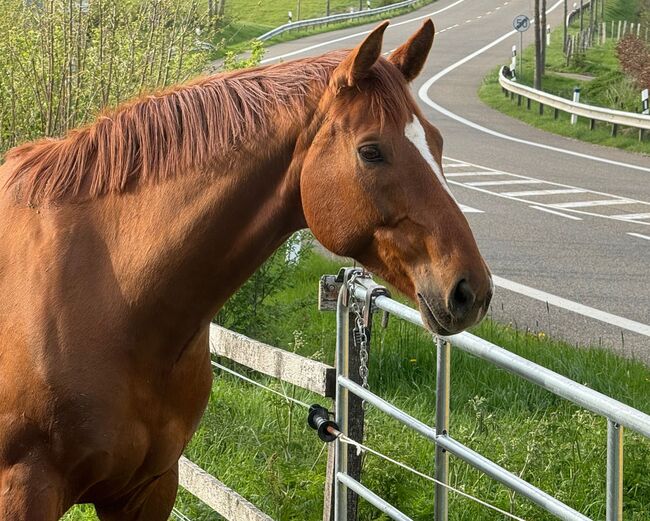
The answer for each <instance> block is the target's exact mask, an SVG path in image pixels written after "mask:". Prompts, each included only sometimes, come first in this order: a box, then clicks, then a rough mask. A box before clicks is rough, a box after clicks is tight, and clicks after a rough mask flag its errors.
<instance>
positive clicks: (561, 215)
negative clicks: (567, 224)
mask: <svg viewBox="0 0 650 521" xmlns="http://www.w3.org/2000/svg"><path fill="white" fill-rule="evenodd" d="M530 208H534V209H535V210H540V211H542V212H546V213H552V214H553V215H559V216H560V217H564V218H566V219H572V220H574V221H582V217H577V216H575V215H569V214H566V213H562V212H556V211H555V210H551V209H550V208H544V207H542V206H534V205H531V206H530Z"/></svg>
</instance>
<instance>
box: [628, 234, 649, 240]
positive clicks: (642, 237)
mask: <svg viewBox="0 0 650 521" xmlns="http://www.w3.org/2000/svg"><path fill="white" fill-rule="evenodd" d="M627 234H628V235H631V236H632V237H638V238H639V239H645V240H647V241H650V236H648V235H643V234H642V233H634V232H627Z"/></svg>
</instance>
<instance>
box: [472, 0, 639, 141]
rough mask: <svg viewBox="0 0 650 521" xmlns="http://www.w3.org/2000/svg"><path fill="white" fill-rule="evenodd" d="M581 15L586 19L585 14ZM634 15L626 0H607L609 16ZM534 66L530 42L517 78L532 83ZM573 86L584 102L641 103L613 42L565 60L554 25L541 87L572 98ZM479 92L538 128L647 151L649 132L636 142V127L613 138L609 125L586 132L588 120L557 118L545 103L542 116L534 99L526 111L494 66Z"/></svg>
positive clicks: (625, 106)
mask: <svg viewBox="0 0 650 521" xmlns="http://www.w3.org/2000/svg"><path fill="white" fill-rule="evenodd" d="M585 16H586V19H587V20H588V15H585ZM637 16H638V12H637V11H636V3H635V2H630V1H623V0H616V1H613V2H610V3H609V4H608V7H607V10H606V20H607V21H609V20H630V21H634V20H635V19H636V17H637ZM577 23H578V22H577V20H574V23H573V26H572V27H571V28H570V34H572V33H575V32H576V31H577ZM608 30H609V29H608ZM533 69H534V46H533V45H529V46H528V47H527V48H526V49H524V53H523V73H521V74H518V77H517V81H519V82H520V83H523V84H526V85H532V83H533ZM566 72H569V73H579V74H585V75H591V76H594V79H593V80H591V81H581V80H576V79H572V78H567V77H563V76H561V75H560V74H558V73H566ZM575 87H580V90H581V92H580V101H581V102H583V103H588V104H591V105H598V106H601V107H609V108H615V109H618V110H624V111H629V112H636V111H638V110H639V108H640V89H639V88H637V87H636V86H634V85H633V84H632V82H631V80H630V79H629V78H627V77H626V76H625V75H624V74H623V72H622V71H621V70H620V67H619V63H618V59H617V57H616V42H615V41H613V40H612V39H608V40H607V42H606V43H605V44H604V45H597V46H595V47H592V48H591V49H588V50H587V52H586V53H585V54H584V56H582V57H580V58H579V59H577V60H572V62H571V63H570V64H567V62H566V57H565V56H564V53H563V50H562V29H561V28H558V29H555V30H554V31H553V34H552V35H551V45H550V46H549V47H548V48H547V57H546V74H545V76H544V78H543V81H542V89H543V90H544V91H546V92H549V93H551V94H555V95H558V96H562V97H563V98H567V99H571V98H572V96H573V89H574V88H575ZM479 97H480V98H481V100H482V101H483V102H484V103H486V104H487V105H489V106H490V107H492V108H494V109H496V110H498V111H500V112H503V113H504V114H507V115H508V116H512V117H515V118H517V119H519V120H521V121H524V122H525V123H528V124H529V125H533V126H535V127H538V128H541V129H542V130H546V131H548V132H553V133H555V134H560V135H563V136H567V137H571V138H574V139H579V140H582V141H587V142H590V143H594V144H598V145H604V146H611V147H616V148H621V149H624V150H628V151H631V152H637V153H641V154H650V135H649V134H648V133H646V137H645V139H644V141H642V142H639V139H638V135H639V131H638V129H631V128H619V130H618V136H617V137H612V136H611V125H607V124H605V123H603V122H596V129H595V130H594V131H590V130H589V121H588V120H584V119H579V120H578V121H579V122H578V124H577V125H571V124H570V116H569V115H568V114H565V113H560V117H559V118H558V119H557V120H555V119H554V118H553V110H552V109H548V108H547V109H546V111H545V114H544V116H539V113H538V105H537V104H536V103H533V104H532V105H533V106H532V109H531V110H530V111H528V110H526V108H525V107H526V104H525V100H524V101H523V103H522V106H521V107H519V106H518V105H517V103H516V102H515V101H512V100H509V99H508V98H506V97H505V96H504V95H503V93H502V91H501V87H500V86H499V84H498V68H497V69H495V70H493V71H492V72H491V73H490V74H488V76H486V78H485V79H484V81H483V85H482V86H481V87H480V89H479ZM515 99H516V98H515Z"/></svg>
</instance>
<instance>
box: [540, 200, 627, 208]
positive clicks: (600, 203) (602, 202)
mask: <svg viewBox="0 0 650 521" xmlns="http://www.w3.org/2000/svg"><path fill="white" fill-rule="evenodd" d="M630 203H634V201H632V200H630V199H602V200H599V201H572V202H569V203H555V204H552V205H550V206H552V207H553V208H567V209H568V208H587V207H589V206H610V205H613V204H630Z"/></svg>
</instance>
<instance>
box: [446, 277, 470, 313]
mask: <svg viewBox="0 0 650 521" xmlns="http://www.w3.org/2000/svg"><path fill="white" fill-rule="evenodd" d="M475 301H476V294H475V293H474V291H472V288H471V286H470V285H469V282H467V280H465V279H460V280H459V281H458V283H457V284H456V286H454V289H453V290H452V292H451V294H450V295H449V301H448V307H449V311H450V313H451V314H452V316H453V317H454V318H455V319H456V320H460V319H462V318H464V317H465V315H466V314H467V313H468V312H469V311H470V310H471V309H472V307H473V306H474V302H475Z"/></svg>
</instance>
